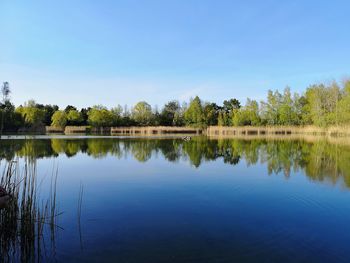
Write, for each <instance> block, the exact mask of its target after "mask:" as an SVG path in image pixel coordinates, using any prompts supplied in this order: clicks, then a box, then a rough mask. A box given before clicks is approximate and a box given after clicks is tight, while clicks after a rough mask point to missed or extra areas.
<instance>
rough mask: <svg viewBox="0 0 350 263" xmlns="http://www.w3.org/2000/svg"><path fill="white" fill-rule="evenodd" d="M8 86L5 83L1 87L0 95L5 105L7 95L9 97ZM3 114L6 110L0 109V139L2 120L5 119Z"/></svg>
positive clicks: (2, 128) (7, 98) (2, 126)
mask: <svg viewBox="0 0 350 263" xmlns="http://www.w3.org/2000/svg"><path fill="white" fill-rule="evenodd" d="M10 92H11V90H10V84H9V83H8V82H7V81H5V82H4V83H3V84H2V86H1V94H2V103H3V104H6V102H7V101H9V95H10ZM5 113H6V108H4V109H1V129H0V139H1V136H2V133H3V130H4V119H5Z"/></svg>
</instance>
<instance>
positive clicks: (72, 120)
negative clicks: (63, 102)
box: [64, 109, 83, 126]
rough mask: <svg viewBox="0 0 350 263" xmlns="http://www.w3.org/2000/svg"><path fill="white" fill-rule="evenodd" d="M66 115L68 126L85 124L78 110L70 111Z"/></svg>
mask: <svg viewBox="0 0 350 263" xmlns="http://www.w3.org/2000/svg"><path fill="white" fill-rule="evenodd" d="M64 112H65V113H66V112H67V111H64ZM66 115H67V121H68V125H73V126H77V125H80V124H81V123H82V122H83V116H82V114H81V113H80V112H79V111H77V110H76V109H71V110H69V111H68V113H66Z"/></svg>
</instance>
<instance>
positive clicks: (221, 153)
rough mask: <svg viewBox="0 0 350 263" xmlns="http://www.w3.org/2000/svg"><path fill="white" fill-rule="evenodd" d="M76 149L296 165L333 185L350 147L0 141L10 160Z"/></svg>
mask: <svg viewBox="0 0 350 263" xmlns="http://www.w3.org/2000/svg"><path fill="white" fill-rule="evenodd" d="M78 153H83V154H87V155H89V156H91V157H93V158H104V157H105V156H107V155H112V156H115V157H117V158H122V157H123V156H124V155H126V154H127V155H128V154H131V155H132V156H133V157H134V158H135V159H136V160H138V161H140V162H146V161H148V160H149V159H150V158H151V156H152V154H158V153H159V154H161V155H162V156H163V157H164V158H165V159H166V160H168V161H170V162H176V161H178V160H179V159H180V158H183V159H186V160H189V162H190V163H191V164H192V165H193V166H195V167H199V166H200V165H201V164H202V163H203V162H207V161H211V160H216V159H222V160H223V161H224V163H228V164H231V165H236V164H238V163H239V162H240V161H242V160H244V161H245V162H246V163H247V165H252V164H256V163H258V162H261V163H266V164H267V167H268V172H269V174H271V173H280V172H283V173H284V175H285V176H286V177H289V176H290V173H291V171H292V170H294V171H297V170H299V169H302V170H303V171H304V172H305V174H306V175H307V176H308V177H310V178H311V179H313V180H317V181H324V180H328V181H331V182H332V183H336V182H337V181H338V180H339V179H342V180H343V182H344V183H345V185H346V186H347V187H350V163H349V160H350V147H348V146H345V145H337V144H331V143H328V142H327V141H326V140H318V141H315V142H307V141H305V140H266V139H249V140H248V139H207V138H205V137H195V138H193V139H192V140H190V141H183V140H181V139H135V138H128V139H116V138H84V139H55V138H51V139H35V140H1V141H0V158H1V159H6V160H12V159H13V158H14V157H15V156H19V157H27V158H29V159H32V160H35V159H37V158H44V157H57V156H58V155H60V154H65V155H66V156H67V157H72V156H75V155H76V154H78Z"/></svg>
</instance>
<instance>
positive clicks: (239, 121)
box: [232, 98, 261, 126]
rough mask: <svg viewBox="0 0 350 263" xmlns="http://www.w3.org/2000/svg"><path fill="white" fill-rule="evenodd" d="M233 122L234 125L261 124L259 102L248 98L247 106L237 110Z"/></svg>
mask: <svg viewBox="0 0 350 263" xmlns="http://www.w3.org/2000/svg"><path fill="white" fill-rule="evenodd" d="M232 123H233V125H234V126H244V125H252V126H257V125H260V123H261V121H260V116H259V104H258V102H257V101H255V100H251V99H249V98H248V99H247V102H246V104H245V106H244V107H242V108H240V109H238V110H236V111H235V114H234V115H233V118H232Z"/></svg>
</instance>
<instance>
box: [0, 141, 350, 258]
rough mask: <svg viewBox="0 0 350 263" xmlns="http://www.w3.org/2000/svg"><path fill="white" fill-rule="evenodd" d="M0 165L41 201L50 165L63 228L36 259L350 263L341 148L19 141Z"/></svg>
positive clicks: (346, 169) (346, 161)
mask: <svg viewBox="0 0 350 263" xmlns="http://www.w3.org/2000/svg"><path fill="white" fill-rule="evenodd" d="M0 156H1V158H2V161H1V166H2V167H4V166H5V163H6V162H7V161H9V160H12V159H16V158H19V163H20V164H23V163H24V161H25V159H26V160H27V162H30V163H35V164H36V167H37V173H38V178H40V180H39V181H42V183H41V192H42V195H43V196H45V194H47V192H48V189H49V187H48V185H49V184H50V180H49V179H48V178H49V177H50V175H51V174H52V170H53V169H54V168H53V167H58V186H57V195H58V201H57V203H58V205H59V210H60V211H62V212H64V213H63V214H62V215H61V216H60V217H59V219H58V224H59V226H60V227H61V228H62V229H57V231H56V234H55V237H54V239H55V242H54V246H53V247H52V246H48V247H47V248H45V249H46V253H43V255H41V260H42V261H58V262H77V261H87V262H350V250H349V249H348V245H349V244H350V230H349V228H348V225H349V222H350V191H349V187H350V148H349V147H348V146H345V145H339V144H330V143H328V142H327V141H326V140H317V141H314V142H308V141H305V140H289V139H287V140H256V139H254V140H248V139H247V140H242V139H225V140H223V139H222V140H218V139H207V138H203V137H194V138H193V139H192V140H191V141H183V140H181V139H179V138H163V139H155V138H149V139H145V138H116V137H107V138H105V137H102V138H99V137H93V138H89V137H79V138H75V137H72V138H66V137H57V138H55V137H53V138H51V137H41V138H35V139H28V138H26V139H25V138H22V137H20V138H16V139H6V140H1V141H0ZM1 170H2V169H1ZM81 186H83V188H84V192H83V203H82V206H81V218H80V220H79V217H78V216H77V210H78V197H79V189H80V187H81ZM45 249H44V250H45ZM44 252H45V251H44Z"/></svg>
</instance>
